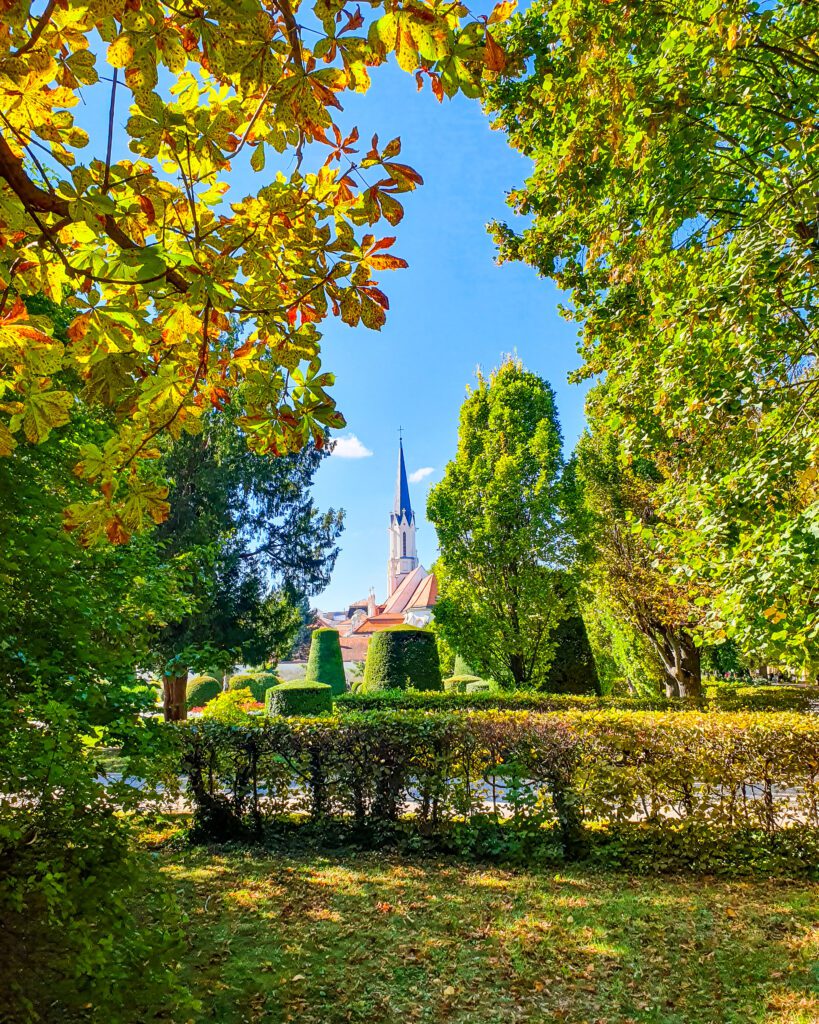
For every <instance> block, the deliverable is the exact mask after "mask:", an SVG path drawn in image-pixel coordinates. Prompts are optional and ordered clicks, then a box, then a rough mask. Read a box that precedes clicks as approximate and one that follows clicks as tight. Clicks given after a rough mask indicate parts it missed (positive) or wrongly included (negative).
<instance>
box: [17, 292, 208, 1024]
mask: <svg viewBox="0 0 819 1024" xmlns="http://www.w3.org/2000/svg"><path fill="white" fill-rule="evenodd" d="M36 305H37V310H38V313H39V315H43V316H45V315H48V316H49V317H50V318H51V320H52V322H53V324H54V330H55V333H56V334H57V335H58V336H59V335H60V334H61V333H62V331H63V328H64V324H65V318H64V317H63V316H62V311H61V310H60V309H59V308H53V307H52V306H51V305H50V304H48V303H45V302H39V303H37V304H36ZM109 433H110V425H109V424H108V423H107V422H105V420H104V419H98V418H95V417H94V416H93V415H91V414H90V413H89V411H88V410H87V409H80V410H78V411H77V413H76V414H75V415H74V416H73V418H72V421H71V423H70V424H68V425H67V426H66V428H65V429H64V430H62V431H60V432H56V433H52V434H51V436H50V437H49V438H48V439H47V440H45V441H44V442H43V443H42V444H40V445H38V446H25V447H24V448H22V450H21V451H20V452H19V453H18V455H17V456H16V457H15V458H14V459H2V460H0V495H2V500H0V550H2V552H3V557H2V558H0V728H2V734H3V742H2V744H0V747H1V748H2V749H0V792H2V793H3V799H2V800H0V862H2V867H0V919H2V922H3V927H2V929H0V931H2V936H1V937H0V989H2V992H3V1014H2V1015H3V1017H4V1018H5V1019H8V1020H21V1021H22V1020H53V1019H55V1014H56V1015H57V1016H58V1017H60V1018H61V1019H63V1018H64V1019H77V1018H78V1017H82V1016H84V1015H87V1013H88V1012H89V1011H88V1006H89V1005H90V1004H91V1003H93V1005H94V1007H95V1012H99V1013H101V1014H103V1015H107V1016H109V1017H111V1018H112V1019H119V1011H121V1009H122V992H123V991H124V990H127V989H129V988H132V987H133V986H134V985H135V984H137V983H139V984H143V983H144V984H145V985H146V991H147V992H148V999H149V1002H150V1003H151V1006H152V1007H153V1009H152V1010H151V1011H150V1014H151V1015H153V1014H154V1013H160V1012H167V1013H169V1014H170V1015H171V1016H172V1017H174V1018H175V1019H188V1018H189V1017H190V1013H191V1012H192V1011H191V1007H190V1002H191V1000H190V998H189V996H188V994H187V993H184V992H183V991H182V990H181V986H179V984H178V983H177V982H176V980H175V978H174V972H173V970H171V968H170V966H169V965H170V964H172V963H173V962H174V961H175V960H176V958H177V957H178V953H179V936H180V935H181V932H180V929H179V919H178V916H177V917H175V916H174V915H170V914H169V913H168V912H167V908H165V907H164V904H165V902H166V901H165V900H164V899H163V900H161V901H160V906H159V907H158V908H157V909H158V910H159V916H158V918H157V919H156V920H154V919H153V917H154V916H153V914H152V915H151V918H152V924H153V925H154V927H153V928H152V929H149V928H148V927H147V925H146V924H145V922H144V921H142V920H141V919H140V918H141V916H142V915H140V914H138V913H136V912H135V909H136V908H137V906H138V904H139V901H140V894H142V893H144V892H145V886H146V882H147V879H146V875H145V872H144V867H145V865H142V864H141V860H142V857H141V855H139V854H138V852H137V851H136V850H135V849H134V847H133V844H132V843H131V842H130V837H129V826H128V824H127V821H126V813H124V812H130V811H132V810H137V809H139V810H141V811H142V810H144V809H145V807H146V800H149V799H150V797H149V792H150V789H151V787H152V785H153V784H154V783H155V782H157V781H158V778H159V776H160V774H161V772H160V768H161V765H162V762H163V755H165V754H167V753H168V750H167V747H168V745H169V744H170V742H171V741H172V736H171V735H170V734H169V733H168V732H167V730H162V729H161V728H160V727H159V725H158V723H157V721H156V718H155V715H154V714H153V713H152V712H153V711H154V710H155V707H154V705H155V700H156V691H155V690H154V689H153V688H151V687H148V686H146V685H145V684H144V683H141V682H140V680H139V679H138V677H137V675H136V671H135V669H136V666H137V665H138V664H139V662H140V660H141V659H145V658H147V656H148V650H149V644H150V631H151V627H152V625H154V624H156V623H158V622H164V621H168V619H171V618H174V617H175V616H178V615H182V614H184V613H185V612H186V611H187V610H188V607H189V605H188V598H187V595H186V582H187V578H188V577H187V568H186V566H185V563H184V559H183V558H175V557H166V554H165V553H164V552H163V550H162V547H161V545H160V544H159V543H158V541H157V537H156V535H155V534H151V533H145V534H142V535H140V536H138V537H135V538H134V540H133V542H132V543H131V544H129V545H126V546H118V547H114V546H111V545H106V546H101V547H91V548H83V547H81V546H80V545H78V544H77V543H76V541H75V539H74V537H72V536H71V535H70V534H68V533H66V532H65V530H64V529H63V527H62V517H63V509H64V507H65V505H66V503H68V502H70V501H72V500H79V498H80V496H81V494H82V491H83V489H84V485H83V483H82V482H81V481H80V480H79V479H78V478H77V476H76V475H75V474H74V472H73V466H74V465H76V462H77V460H78V458H79V451H80V449H81V448H82V446H83V445H85V444H88V443H98V442H99V441H100V439H104V438H105V437H106V436H108V434H109ZM146 712H147V713H146ZM111 747H114V748H116V749H117V750H118V752H119V755H120V758H121V759H123V760H124V762H125V763H126V764H127V768H124V769H122V773H123V774H122V777H123V779H125V778H127V777H129V776H130V777H134V776H135V777H138V778H142V779H145V780H146V783H147V785H146V787H145V789H140V790H137V789H134V788H133V787H131V786H129V785H128V784H127V783H126V782H124V781H121V782H117V781H116V780H115V779H114V778H112V777H109V778H108V779H107V780H105V782H104V784H103V779H104V774H103V773H105V772H106V771H108V770H110V763H109V764H106V760H105V757H104V754H105V751H106V748H111ZM145 859H146V860H147V858H145ZM101 894H103V896H104V898H101ZM146 970H148V971H149V973H150V975H151V977H150V979H148V980H147V981H146V979H145V978H144V977H143V974H144V972H145V971H146Z"/></svg>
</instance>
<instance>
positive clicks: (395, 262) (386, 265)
mask: <svg viewBox="0 0 819 1024" xmlns="http://www.w3.org/2000/svg"><path fill="white" fill-rule="evenodd" d="M367 262H368V263H369V264H370V266H371V267H374V268H375V269H376V270H404V269H405V268H406V267H408V266H409V263H407V261H406V260H402V259H401V257H400V256H369V257H368V258H367Z"/></svg>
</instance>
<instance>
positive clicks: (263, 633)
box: [154, 393, 343, 718]
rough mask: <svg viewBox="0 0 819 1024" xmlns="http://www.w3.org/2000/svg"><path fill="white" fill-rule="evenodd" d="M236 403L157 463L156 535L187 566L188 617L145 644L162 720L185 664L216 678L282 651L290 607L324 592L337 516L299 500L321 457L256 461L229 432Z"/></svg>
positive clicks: (176, 696) (171, 713)
mask: <svg viewBox="0 0 819 1024" xmlns="http://www.w3.org/2000/svg"><path fill="white" fill-rule="evenodd" d="M240 401H241V393H240V395H239V396H237V398H236V399H235V400H234V402H233V403H231V406H230V407H229V408H226V409H225V410H223V411H222V412H221V413H219V414H217V413H216V412H211V413H208V414H207V415H206V416H205V417H204V418H203V431H202V433H201V434H197V435H195V436H190V435H188V436H185V437H182V438H179V439H178V440H177V441H176V442H174V443H173V445H172V446H171V447H170V450H169V451H168V453H167V456H166V459H165V461H164V468H165V471H166V472H167V474H168V476H169V478H170V480H171V481H172V484H171V488H172V489H171V492H170V497H171V510H170V514H169V516H168V518H167V520H166V521H165V522H164V523H163V524H162V525H161V526H160V527H159V528H158V529H157V535H158V538H159V540H160V542H161V543H162V545H163V550H164V551H165V552H166V555H168V556H173V555H178V556H183V555H184V556H186V557H187V558H188V560H189V561H190V562H192V564H193V565H194V566H195V568H196V572H195V577H194V580H193V585H192V588H191V594H190V597H191V605H192V608H191V612H190V613H189V614H187V615H185V616H184V617H182V618H180V619H178V620H177V621H175V622H171V623H168V624H167V625H165V626H164V627H163V628H162V629H161V630H159V631H158V633H157V634H156V637H155V643H154V650H155V654H156V657H157V658H158V667H159V668H160V669H162V670H163V672H164V675H165V695H166V715H167V716H168V717H170V718H176V717H184V714H185V685H186V682H187V676H188V669H189V668H190V667H192V666H196V667H198V668H200V669H211V670H212V669H213V668H216V667H217V663H219V665H218V667H219V668H220V669H221V670H222V673H223V674H224V673H225V672H227V671H228V669H229V666H231V665H233V664H235V663H236V662H237V661H244V662H248V663H250V664H258V663H259V662H267V661H278V660H279V658H280V657H283V656H286V655H287V654H289V653H290V650H291V648H292V646H293V643H294V642H295V640H296V637H297V634H298V632H299V630H300V628H301V624H302V612H301V605H302V604H303V601H304V599H305V598H306V597H308V596H311V595H313V594H316V593H318V592H319V591H320V590H322V589H323V588H324V587H325V586H326V585H327V583H328V582H329V579H330V575H331V573H332V570H333V566H334V564H335V560H336V556H337V554H338V548H337V547H336V545H335V542H336V540H337V538H338V536H339V534H340V533H341V529H342V525H343V513H342V512H341V511H338V512H336V511H335V510H333V509H330V510H328V511H327V512H325V513H320V512H319V511H318V510H317V509H316V507H315V504H314V502H313V499H312V497H311V496H310V486H311V484H312V481H313V477H314V475H315V472H316V470H317V469H318V467H319V465H320V463H321V461H322V459H323V458H324V457H325V456H326V455H327V450H326V449H318V448H316V447H315V446H314V445H308V446H307V447H305V448H303V449H302V450H301V451H299V452H295V453H292V454H289V455H286V456H282V457H281V458H278V459H260V458H259V457H258V456H257V455H255V454H254V453H253V452H252V451H250V450H249V448H248V447H247V445H246V444H245V438H244V432H243V430H242V429H241V428H240V427H239V422H240V421H241V420H242V419H243V417H242V415H241V407H240V405H239V402H240Z"/></svg>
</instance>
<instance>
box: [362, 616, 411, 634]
mask: <svg viewBox="0 0 819 1024" xmlns="http://www.w3.org/2000/svg"><path fill="white" fill-rule="evenodd" d="M403 621H404V616H403V615H375V616H373V617H372V618H367V619H362V621H361V622H359V624H358V625H357V626H356V627H355V629H354V630H353V635H356V634H359V633H377V632H378V631H379V630H381V629H389V628H390V626H400V625H401V623H402V622H403Z"/></svg>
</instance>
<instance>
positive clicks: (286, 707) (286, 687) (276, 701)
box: [266, 679, 333, 715]
mask: <svg viewBox="0 0 819 1024" xmlns="http://www.w3.org/2000/svg"><path fill="white" fill-rule="evenodd" d="M332 710H333V691H332V687H330V686H327V685H326V684H325V683H317V682H307V681H306V680H304V679H295V680H293V682H292V683H279V685H278V686H274V687H272V688H271V689H270V690H268V691H267V697H266V711H267V713H268V715H323V714H324V713H325V712H328V711H332Z"/></svg>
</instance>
